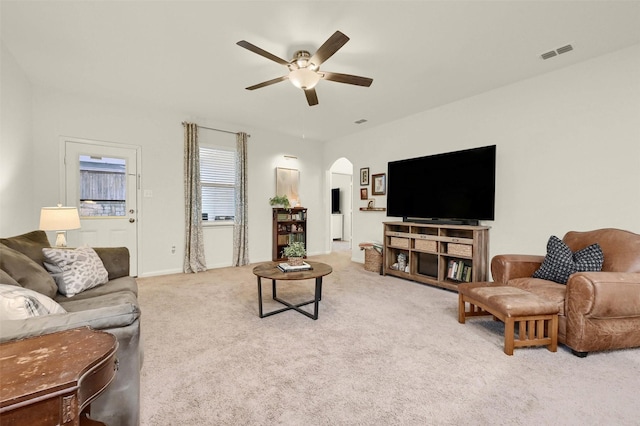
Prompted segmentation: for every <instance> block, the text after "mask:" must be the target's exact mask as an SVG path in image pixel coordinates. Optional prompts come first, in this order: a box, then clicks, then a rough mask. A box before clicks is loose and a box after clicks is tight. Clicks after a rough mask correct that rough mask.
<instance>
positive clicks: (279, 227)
mask: <svg viewBox="0 0 640 426" xmlns="http://www.w3.org/2000/svg"><path fill="white" fill-rule="evenodd" d="M294 241H300V242H303V243H304V246H305V247H307V209H306V208H304V207H291V208H288V209H285V208H280V207H274V208H273V243H272V250H271V258H272V259H273V261H274V262H278V261H283V260H286V259H285V258H284V257H282V250H283V249H284V248H285V247H286V246H287V245H289V243H291V242H294Z"/></svg>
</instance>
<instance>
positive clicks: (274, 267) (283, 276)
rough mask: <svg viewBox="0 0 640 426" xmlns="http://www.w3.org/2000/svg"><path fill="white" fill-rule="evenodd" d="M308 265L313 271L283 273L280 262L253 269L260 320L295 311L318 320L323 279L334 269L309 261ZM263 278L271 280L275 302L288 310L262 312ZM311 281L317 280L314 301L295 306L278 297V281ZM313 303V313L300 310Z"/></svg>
mask: <svg viewBox="0 0 640 426" xmlns="http://www.w3.org/2000/svg"><path fill="white" fill-rule="evenodd" d="M306 263H308V264H309V265H310V266H311V268H313V269H310V270H307V271H296V272H283V271H281V270H280V269H279V268H278V265H279V262H267V263H262V264H260V265H258V266H256V267H255V268H253V273H254V274H255V275H256V276H257V277H258V310H259V315H260V318H264V317H268V316H270V315H275V314H279V313H280V312H285V311H289V310H292V309H293V310H294V311H297V312H300V313H301V314H303V315H306V316H308V317H309V318H311V319H314V320H317V319H318V303H319V302H320V300H322V277H324V276H325V275H329V274H330V273H331V272H332V271H333V269H332V268H331V266H329V265H327V264H325V263H320V262H312V261H310V260H307V261H306ZM262 278H267V279H270V280H271V285H272V287H271V288H272V295H273V300H275V301H276V302H280V303H282V304H283V305H285V306H286V308H282V309H278V310H275V311H271V312H267V313H266V314H264V313H263V312H262ZM310 279H315V280H316V288H315V296H314V298H313V300H309V301H307V302H302V303H297V304H295V305H294V304H292V303H289V302H287V301H285V300H282V299H280V298H279V297H278V296H277V292H276V282H277V281H279V280H285V281H302V280H310ZM311 303H313V304H314V309H313V313H309V312H307V311H304V310H302V309H300V307H301V306H305V305H309V304H311Z"/></svg>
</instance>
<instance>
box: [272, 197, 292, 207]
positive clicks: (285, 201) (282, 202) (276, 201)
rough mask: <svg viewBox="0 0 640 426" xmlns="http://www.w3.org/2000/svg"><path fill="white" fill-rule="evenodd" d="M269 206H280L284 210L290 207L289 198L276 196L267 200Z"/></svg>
mask: <svg viewBox="0 0 640 426" xmlns="http://www.w3.org/2000/svg"><path fill="white" fill-rule="evenodd" d="M269 204H271V205H272V206H282V207H284V208H285V209H288V208H289V207H291V204H289V198H287V196H286V195H276V196H275V197H273V198H269Z"/></svg>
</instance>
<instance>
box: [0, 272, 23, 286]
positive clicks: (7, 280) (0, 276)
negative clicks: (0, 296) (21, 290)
mask: <svg viewBox="0 0 640 426" xmlns="http://www.w3.org/2000/svg"><path fill="white" fill-rule="evenodd" d="M0 284H10V285H17V286H18V287H19V286H20V283H18V281H16V280H14V279H13V277H12V276H11V275H9V274H7V273H6V272H5V271H3V270H2V269H0Z"/></svg>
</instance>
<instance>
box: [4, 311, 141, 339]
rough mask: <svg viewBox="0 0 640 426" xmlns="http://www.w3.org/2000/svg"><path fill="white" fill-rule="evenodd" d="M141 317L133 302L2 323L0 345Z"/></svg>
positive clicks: (127, 322) (112, 325) (103, 327)
mask: <svg viewBox="0 0 640 426" xmlns="http://www.w3.org/2000/svg"><path fill="white" fill-rule="evenodd" d="M139 317H140V309H139V308H138V307H137V306H136V305H134V304H132V303H122V304H119V305H114V306H105V307H101V308H96V309H89V310H86V311H78V312H67V313H66V314H53V315H43V316H39V317H33V318H28V319H23V320H7V321H2V326H1V327H0V342H4V341H8V340H17V339H24V338H27V337H33V336H41V335H43V334H49V333H55V332H57V331H62V330H69V329H72V328H78V327H83V326H89V327H91V328H93V329H96V330H107V329H112V328H119V327H126V326H128V325H130V324H133V323H134V322H135V321H136V320H137V319H138V318H139Z"/></svg>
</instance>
